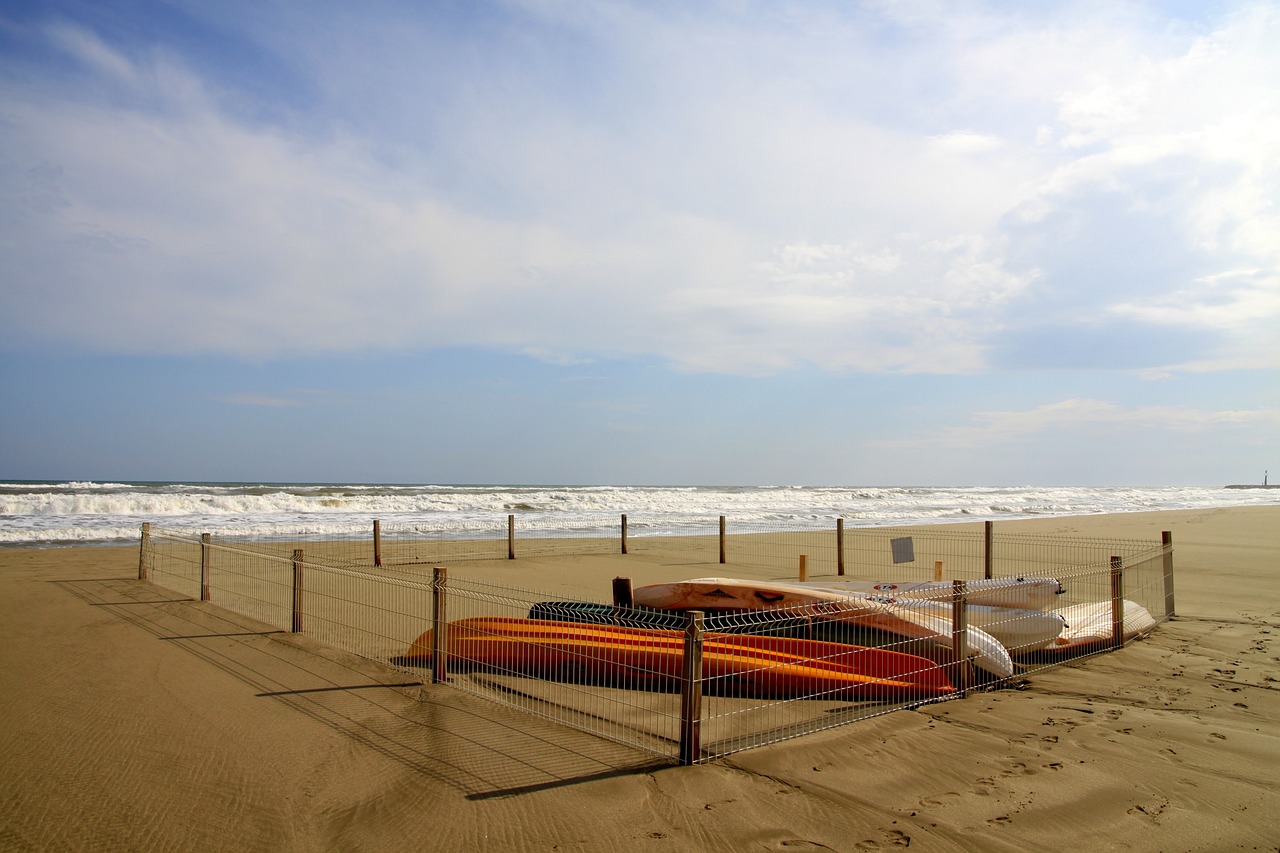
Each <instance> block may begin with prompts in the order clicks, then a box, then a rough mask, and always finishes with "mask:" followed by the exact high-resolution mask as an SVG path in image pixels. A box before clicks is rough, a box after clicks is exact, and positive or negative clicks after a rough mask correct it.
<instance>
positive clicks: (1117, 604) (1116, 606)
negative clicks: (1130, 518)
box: [1111, 557, 1124, 649]
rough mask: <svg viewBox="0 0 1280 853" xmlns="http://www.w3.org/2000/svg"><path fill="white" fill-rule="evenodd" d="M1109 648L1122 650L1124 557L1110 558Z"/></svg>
mask: <svg viewBox="0 0 1280 853" xmlns="http://www.w3.org/2000/svg"><path fill="white" fill-rule="evenodd" d="M1111 648H1113V649H1120V648H1124V557H1112V558H1111Z"/></svg>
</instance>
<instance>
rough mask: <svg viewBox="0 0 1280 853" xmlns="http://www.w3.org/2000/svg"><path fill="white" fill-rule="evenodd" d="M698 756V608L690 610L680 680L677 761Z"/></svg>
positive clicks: (692, 761)
mask: <svg viewBox="0 0 1280 853" xmlns="http://www.w3.org/2000/svg"><path fill="white" fill-rule="evenodd" d="M701 757H702V611H701V610H690V611H689V623H688V625H687V626H686V627H685V631H684V668H683V672H682V673H681V680H680V763H681V764H696V763H697V762H698V759H700V758H701Z"/></svg>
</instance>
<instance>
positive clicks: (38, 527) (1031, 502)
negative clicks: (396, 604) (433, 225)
mask: <svg viewBox="0 0 1280 853" xmlns="http://www.w3.org/2000/svg"><path fill="white" fill-rule="evenodd" d="M1278 503H1280V492H1277V491H1275V490H1262V489H1258V490H1252V489H1225V488H1211V487H1181V486H1170V487H1132V488H1130V487H1106V488H1090V487H1074V486H1071V487H1068V486H1063V487H1050V486H1017V487H990V486H963V487H952V486H930V487H894V486H884V487H880V486H876V487H872V486H723V487H722V486H502V485H489V486H465V485H462V486H456V485H371V484H360V483H351V484H340V483H327V484H314V483H105V482H25V481H21V482H7V483H0V546H3V545H8V546H15V545H23V546H36V545H48V546H54V545H72V544H117V545H122V544H127V543H130V542H136V541H137V539H138V535H139V530H140V528H141V526H142V524H143V522H151V523H153V524H154V525H156V526H158V527H164V528H168V529H181V530H189V531H193V532H209V533H215V534H217V533H222V534H227V533H235V534H240V535H248V536H254V537H260V538H273V537H281V538H285V537H288V536H290V535H295V536H296V535H307V536H332V537H334V538H348V537H350V538H354V537H358V536H367V535H368V532H369V530H370V527H371V525H372V522H373V520H374V519H379V520H380V521H381V522H382V523H383V525H384V526H392V525H412V526H416V527H418V528H420V529H421V530H423V531H428V532H430V533H432V534H438V535H452V534H458V535H462V536H465V535H466V534H467V532H468V531H477V530H488V531H492V530H494V529H502V530H505V525H506V518H507V516H508V515H515V516H516V517H517V519H518V523H528V524H530V525H536V526H537V527H538V528H539V529H540V530H541V531H543V532H551V533H564V534H566V535H592V534H594V533H597V532H598V533H601V534H605V533H606V532H608V531H612V530H614V529H616V527H617V524H618V520H619V516H620V515H621V514H622V513H626V514H627V523H628V528H629V529H630V530H632V531H634V532H635V533H636V534H637V535H645V534H650V535H653V534H662V533H665V532H674V531H676V530H677V529H679V528H682V527H683V528H685V529H686V530H687V527H688V524H689V522H690V521H691V520H693V519H706V520H707V523H708V524H709V525H714V524H715V519H716V518H717V517H718V516H720V515H724V516H726V517H728V518H729V519H730V520H731V521H732V523H733V524H734V525H737V526H739V527H741V526H752V527H758V528H768V529H776V530H792V529H796V530H798V529H805V528H809V527H827V526H830V525H831V523H832V520H833V519H834V518H837V517H843V518H844V519H845V525H846V526H850V527H857V526H876V525H902V524H937V523H946V522H959V521H979V520H987V519H995V520H999V519H1013V518H1029V517H1036V516H1047V515H1088V514H1093V513H1115V512H1134V511H1141V510H1163V509H1198V508H1204V507H1219V506H1248V505H1256V504H1278Z"/></svg>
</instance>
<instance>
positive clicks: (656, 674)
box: [406, 616, 955, 701]
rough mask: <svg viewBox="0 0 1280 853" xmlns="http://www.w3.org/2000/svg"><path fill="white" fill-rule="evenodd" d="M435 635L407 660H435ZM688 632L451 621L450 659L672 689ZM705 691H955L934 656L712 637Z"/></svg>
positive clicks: (706, 652) (705, 658) (886, 695)
mask: <svg viewBox="0 0 1280 853" xmlns="http://www.w3.org/2000/svg"><path fill="white" fill-rule="evenodd" d="M431 642H432V632H431V631H427V632H426V633H424V634H423V635H422V636H420V637H418V639H417V640H416V641H415V642H414V644H413V646H412V647H410V649H409V652H408V654H407V655H406V657H407V658H409V659H413V660H418V661H423V662H428V661H430V660H431ZM683 659H684V632H683V631H670V630H660V629H649V628H630V627H623V626H613V625H595V624H583V623H579V622H552V621H544V620H540V619H523V618H514V617H511V618H508V617H495V616H485V617H475V618H470V619H461V620H458V621H456V622H450V623H449V635H448V661H449V663H448V665H449V667H450V668H453V669H458V670H462V669H474V668H479V669H486V670H491V671H498V672H510V673H516V674H520V675H536V676H542V677H546V678H556V679H562V680H570V681H588V682H598V683H604V684H611V685H617V686H625V687H640V688H651V689H667V690H670V689H674V688H675V687H676V686H677V685H678V683H679V678H680V672H681V668H682V666H683ZM702 676H703V679H704V690H705V691H706V692H708V693H713V694H716V695H728V696H750V697H760V698H763V697H811V698H829V699H889V700H897V701H908V700H912V699H924V698H932V697H937V696H945V695H947V694H949V693H952V692H954V690H955V688H954V687H953V686H952V684H951V682H950V680H949V679H948V678H947V676H946V673H945V672H944V671H943V670H942V669H940V668H939V667H938V666H937V664H935V663H934V662H933V661H930V660H927V659H925V658H922V657H918V656H916V655H910V654H904V653H902V652H893V651H888V650H885V649H874V648H864V647H862V646H852V645H847V644H844V643H830V642H824V641H820V640H803V639H794V638H787V637H769V636H762V635H756V634H718V633H707V634H705V635H704V639H703V647H702Z"/></svg>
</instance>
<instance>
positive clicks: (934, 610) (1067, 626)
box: [634, 577, 1156, 678]
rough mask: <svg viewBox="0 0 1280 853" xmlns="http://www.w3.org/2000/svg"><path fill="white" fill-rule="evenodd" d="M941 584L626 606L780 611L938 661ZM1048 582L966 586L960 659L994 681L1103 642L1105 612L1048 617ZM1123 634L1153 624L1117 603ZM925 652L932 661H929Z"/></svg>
mask: <svg viewBox="0 0 1280 853" xmlns="http://www.w3.org/2000/svg"><path fill="white" fill-rule="evenodd" d="M952 590H953V587H952V584H951V583H949V582H937V581H935V582H899V583H895V582H879V583H876V582H862V581H813V582H808V583H777V582H771V581H747V580H739V579H736V578H695V579H693V580H688V581H681V582H677V583H666V584H652V585H649V586H644V587H640V588H638V589H636V590H635V593H634V599H635V603H636V604H637V605H640V606H644V607H649V608H656V609H661V610H703V611H707V612H717V613H718V612H725V611H743V610H777V609H786V610H787V612H788V615H792V616H797V615H798V616H808V617H811V618H813V619H815V620H820V621H823V622H827V623H834V624H836V625H844V626H850V627H852V628H854V629H862V630H867V629H872V630H877V631H881V632H884V633H887V634H890V635H895V636H899V637H905V638H912V639H915V640H920V641H924V642H925V643H926V646H925V647H924V649H921V648H919V647H917V646H912V647H911V651H912V652H915V653H918V654H925V655H926V656H930V657H932V658H933V659H935V660H945V658H946V653H947V652H948V651H949V650H951V648H952V646H953V642H954V639H953V624H952V612H953V611H952V605H951V602H950V597H951V595H952ZM1062 591H1063V590H1062V585H1061V583H1060V582H1059V581H1058V580H1057V579H1056V578H1034V577H1027V578H993V579H988V580H973V581H968V582H967V583H966V589H965V593H966V599H967V603H968V605H967V607H966V617H967V626H966V629H965V632H964V648H965V654H966V655H968V656H969V657H970V658H971V659H972V660H973V662H974V665H975V666H977V667H978V668H979V669H981V670H983V671H985V672H987V673H990V674H991V675H994V676H996V677H998V678H1008V677H1010V676H1012V675H1013V673H1014V665H1013V657H1015V656H1021V655H1028V654H1033V653H1040V652H1047V653H1059V654H1061V653H1067V652H1071V651H1079V650H1082V649H1085V648H1087V647H1089V646H1093V645H1099V644H1104V643H1106V642H1109V641H1110V639H1111V603H1110V602H1098V603H1091V604H1081V605H1073V606H1070V607H1063V608H1059V609H1056V610H1048V608H1049V607H1050V605H1052V604H1053V603H1054V600H1055V597H1056V596H1057V595H1059V594H1061V593H1062ZM1123 606H1124V633H1125V636H1126V637H1132V636H1136V635H1138V634H1142V633H1146V632H1147V631H1149V630H1151V628H1153V627H1154V626H1155V624H1156V622H1155V619H1153V618H1152V617H1151V614H1150V613H1149V612H1148V611H1147V610H1146V609H1145V608H1143V607H1142V606H1141V605H1139V604H1137V603H1136V602H1132V601H1127V600H1126V601H1125V602H1124V603H1123ZM931 651H932V654H931Z"/></svg>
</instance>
